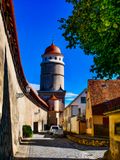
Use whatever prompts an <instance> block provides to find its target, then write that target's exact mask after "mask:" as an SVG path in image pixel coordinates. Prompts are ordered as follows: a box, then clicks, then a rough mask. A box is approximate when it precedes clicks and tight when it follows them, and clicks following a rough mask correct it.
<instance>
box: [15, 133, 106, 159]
mask: <svg viewBox="0 0 120 160" xmlns="http://www.w3.org/2000/svg"><path fill="white" fill-rule="evenodd" d="M106 150H107V148H103V147H102V148H100V147H97V148H96V147H91V146H83V145H79V144H76V143H74V142H72V141H70V140H68V139H66V138H55V137H51V136H50V135H48V134H39V135H34V136H33V138H32V139H25V140H24V141H23V142H22V145H20V149H19V152H18V153H17V154H16V157H17V158H16V160H19V159H21V160H22V159H29V160H56V159H58V160H75V159H79V160H89V159H94V160H95V159H98V158H102V157H103V155H104V153H105V151H106Z"/></svg>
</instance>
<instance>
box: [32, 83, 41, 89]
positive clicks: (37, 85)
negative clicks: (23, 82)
mask: <svg viewBox="0 0 120 160" xmlns="http://www.w3.org/2000/svg"><path fill="white" fill-rule="evenodd" d="M29 85H30V86H31V87H32V88H33V89H35V90H39V89H40V85H39V84H33V83H29Z"/></svg>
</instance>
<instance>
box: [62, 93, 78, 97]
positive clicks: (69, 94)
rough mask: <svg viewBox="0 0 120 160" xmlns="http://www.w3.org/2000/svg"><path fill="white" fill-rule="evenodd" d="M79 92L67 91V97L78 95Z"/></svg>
mask: <svg viewBox="0 0 120 160" xmlns="http://www.w3.org/2000/svg"><path fill="white" fill-rule="evenodd" d="M77 95H78V94H75V93H72V92H67V93H66V96H65V97H66V98H71V97H76V96H77Z"/></svg>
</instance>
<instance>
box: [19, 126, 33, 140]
mask: <svg viewBox="0 0 120 160" xmlns="http://www.w3.org/2000/svg"><path fill="white" fill-rule="evenodd" d="M22 129H23V137H32V134H33V132H32V129H31V126H29V125H24V126H23V128H22Z"/></svg>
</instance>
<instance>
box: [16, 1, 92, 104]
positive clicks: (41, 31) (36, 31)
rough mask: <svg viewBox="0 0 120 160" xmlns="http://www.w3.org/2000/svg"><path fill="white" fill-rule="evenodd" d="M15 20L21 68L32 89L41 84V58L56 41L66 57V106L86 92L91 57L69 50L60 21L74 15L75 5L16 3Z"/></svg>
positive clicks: (47, 2) (36, 2)
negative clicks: (83, 91) (72, 12)
mask: <svg viewBox="0 0 120 160" xmlns="http://www.w3.org/2000/svg"><path fill="white" fill-rule="evenodd" d="M14 10H15V18H16V25H17V32H18V40H19V47H20V54H21V61H22V66H23V69H24V73H25V76H26V79H27V80H28V82H29V83H30V84H31V85H32V86H33V87H35V88H36V87H38V85H39V83H40V63H41V60H42V59H41V55H42V54H43V53H44V50H45V49H46V48H47V47H48V46H49V45H50V44H51V42H52V40H53V38H54V43H55V45H57V46H58V47H59V48H60V49H61V51H62V53H63V54H64V62H65V90H66V91H67V95H66V104H69V103H70V102H71V100H73V98H75V97H76V96H77V94H79V93H80V92H81V91H82V90H83V89H84V88H86V87H87V80H88V79H91V78H92V76H93V74H92V73H90V65H91V64H92V63H93V62H92V57H90V56H86V55H84V53H83V51H82V50H81V49H80V48H77V49H66V45H67V42H66V41H65V40H64V37H62V31H61V30H59V29H58V27H59V26H60V24H59V22H58V21H57V20H58V19H60V18H62V17H64V18H67V17H68V15H70V14H71V11H72V5H71V4H68V3H66V2H65V0H34V1H32V0H20V1H18V0H14Z"/></svg>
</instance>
